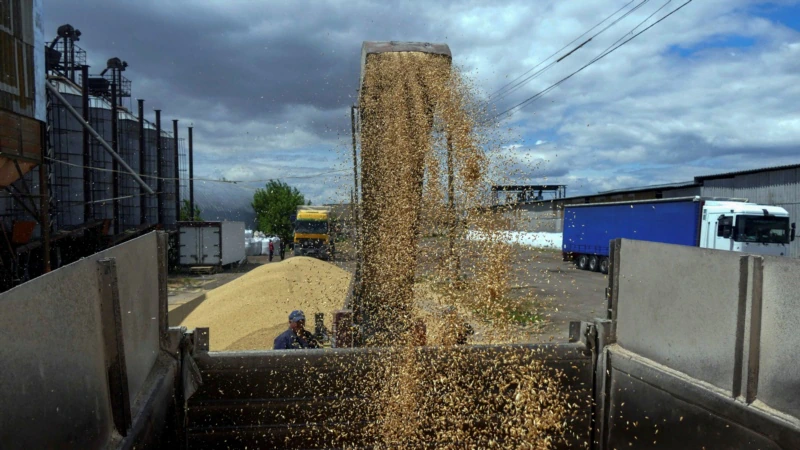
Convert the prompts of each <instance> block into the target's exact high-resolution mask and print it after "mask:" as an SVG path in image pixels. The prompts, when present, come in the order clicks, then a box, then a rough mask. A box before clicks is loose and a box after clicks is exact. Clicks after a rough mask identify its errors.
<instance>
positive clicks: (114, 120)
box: [111, 75, 122, 235]
mask: <svg viewBox="0 0 800 450" xmlns="http://www.w3.org/2000/svg"><path fill="white" fill-rule="evenodd" d="M114 80H115V81H114V82H113V83H111V148H112V149H114V151H115V152H117V154H119V130H118V122H119V109H118V108H117V87H118V86H119V85H118V84H117V83H116V75H115V76H114ZM111 192H112V194H111V198H113V199H114V200H113V202H112V209H113V211H114V212H113V214H112V217H113V218H114V234H115V235H117V234H119V233H120V230H121V229H122V226H121V224H120V222H121V221H120V210H119V163H118V162H117V160H116V159H112V160H111Z"/></svg>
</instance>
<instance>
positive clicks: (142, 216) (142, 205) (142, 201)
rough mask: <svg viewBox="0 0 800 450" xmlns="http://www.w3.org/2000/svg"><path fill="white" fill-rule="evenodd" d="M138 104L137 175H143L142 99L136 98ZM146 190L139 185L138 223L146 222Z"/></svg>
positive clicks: (145, 159)
mask: <svg viewBox="0 0 800 450" xmlns="http://www.w3.org/2000/svg"><path fill="white" fill-rule="evenodd" d="M137 102H138V104H139V175H145V167H147V158H145V154H146V153H145V152H146V148H147V146H146V145H145V141H144V100H143V99H141V98H140V99H138V101H137ZM145 194H147V192H146V191H145V190H144V188H142V187H141V186H139V224H141V225H144V224H146V223H148V222H147V221H148V219H149V218H148V217H147V196H146V195H145Z"/></svg>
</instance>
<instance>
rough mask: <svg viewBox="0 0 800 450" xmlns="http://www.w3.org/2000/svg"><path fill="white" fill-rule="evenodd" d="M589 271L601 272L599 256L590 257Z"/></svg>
mask: <svg viewBox="0 0 800 450" xmlns="http://www.w3.org/2000/svg"><path fill="white" fill-rule="evenodd" d="M589 270H590V271H592V272H597V271H598V270H600V258H598V257H597V255H592V256H590V257H589Z"/></svg>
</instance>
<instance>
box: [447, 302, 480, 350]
mask: <svg viewBox="0 0 800 450" xmlns="http://www.w3.org/2000/svg"><path fill="white" fill-rule="evenodd" d="M442 316H443V319H444V326H445V331H446V332H445V334H444V335H443V341H444V342H442V344H444V345H466V343H467V340H468V339H469V337H470V336H472V335H473V334H475V330H474V329H473V328H472V325H470V324H469V323H468V322H466V321H464V320H463V319H462V318H461V317H459V314H458V312H457V311H456V309H455V308H454V307H452V306H448V307H446V308H445V309H444V312H443V314H442Z"/></svg>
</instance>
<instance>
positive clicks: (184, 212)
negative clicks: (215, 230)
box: [181, 200, 203, 222]
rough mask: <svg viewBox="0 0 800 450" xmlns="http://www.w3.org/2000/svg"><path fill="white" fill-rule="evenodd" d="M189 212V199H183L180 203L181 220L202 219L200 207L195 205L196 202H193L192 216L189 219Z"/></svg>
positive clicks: (198, 220)
mask: <svg viewBox="0 0 800 450" xmlns="http://www.w3.org/2000/svg"><path fill="white" fill-rule="evenodd" d="M189 213H190V211H189V200H183V202H182V203H181V221H183V222H186V221H194V222H200V221H202V220H203V218H202V217H200V214H201V213H202V211H201V210H200V207H199V206H197V203H195V204H194V217H192V218H191V219H190V218H189V217H190V216H191V214H189Z"/></svg>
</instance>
